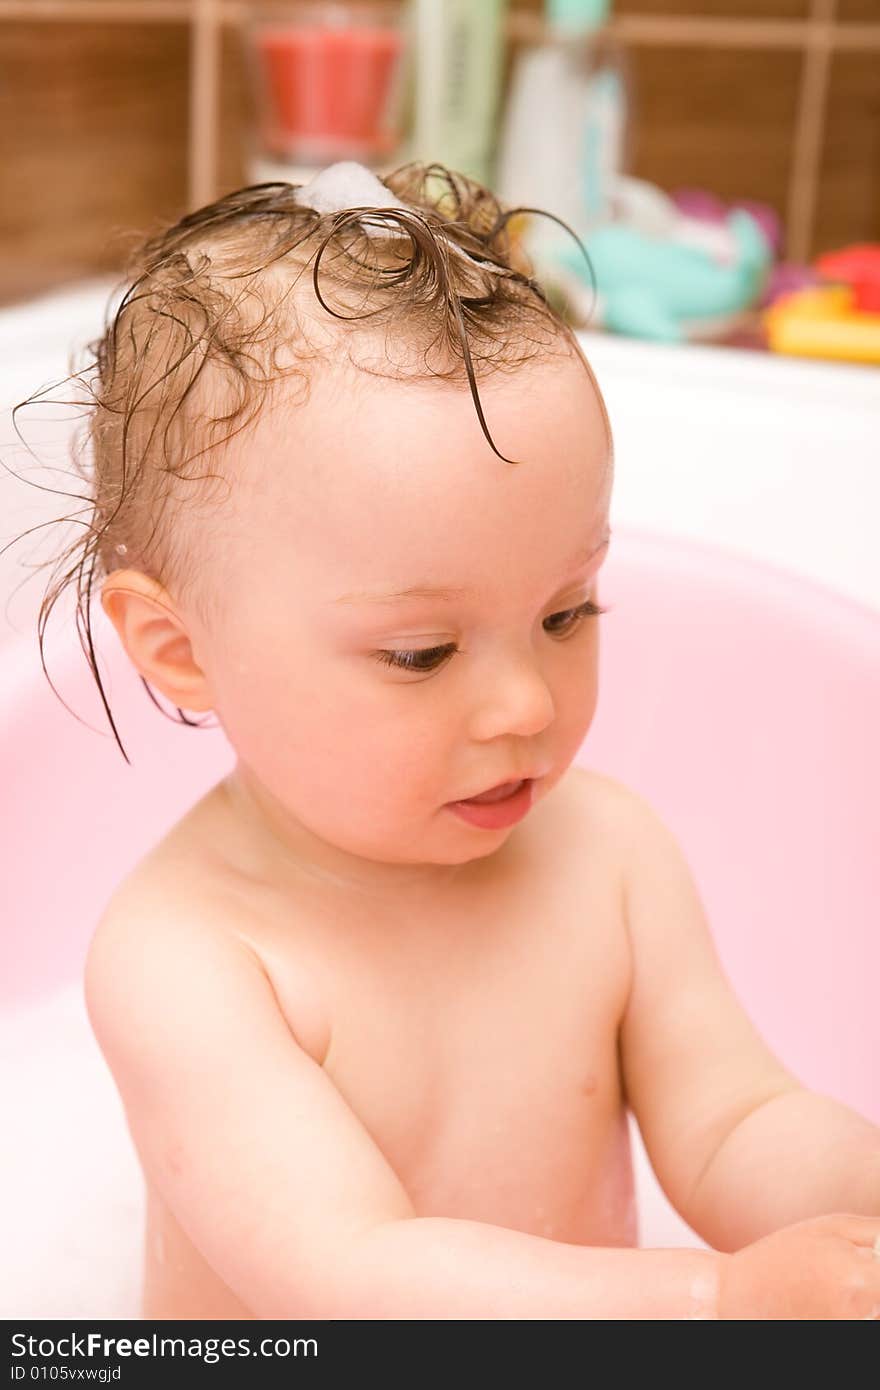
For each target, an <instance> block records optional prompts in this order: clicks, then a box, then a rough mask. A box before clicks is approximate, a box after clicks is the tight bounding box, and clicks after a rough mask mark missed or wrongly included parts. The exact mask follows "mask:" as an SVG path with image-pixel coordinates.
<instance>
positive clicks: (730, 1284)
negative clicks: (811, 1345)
mask: <svg viewBox="0 0 880 1390" xmlns="http://www.w3.org/2000/svg"><path fill="white" fill-rule="evenodd" d="M718 1316H719V1317H720V1318H744V1319H752V1318H780V1319H792V1318H797V1319H802V1318H804V1319H828V1318H833V1319H841V1318H842V1319H851V1318H860V1319H867V1318H873V1319H880V1218H877V1217H870V1216H851V1215H846V1214H838V1213H836V1212H835V1213H833V1214H832V1215H830V1216H817V1217H811V1218H810V1219H809V1220H807V1221H798V1222H797V1223H796V1224H795V1225H793V1226H784V1227H783V1228H782V1230H780V1231H773V1232H772V1233H771V1234H770V1235H769V1236H764V1237H763V1238H762V1239H761V1240H756V1241H755V1242H754V1243H753V1244H752V1245H746V1246H744V1247H743V1249H742V1250H737V1251H736V1252H735V1253H734V1254H732V1255H729V1256H728V1258H727V1259H726V1261H725V1262H724V1270H723V1273H722V1276H721V1293H720V1298H719V1307H718Z"/></svg>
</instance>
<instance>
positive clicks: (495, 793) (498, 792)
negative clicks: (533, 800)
mask: <svg viewBox="0 0 880 1390" xmlns="http://www.w3.org/2000/svg"><path fill="white" fill-rule="evenodd" d="M527 780H528V778H522V777H521V778H520V780H519V781H518V782H501V783H500V785H499V786H497V787H491V788H490V789H489V791H487V792H480V794H479V796H468V797H463V798H462V800H466V801H468V802H475V803H476V804H477V805H483V803H484V802H489V801H504V799H505V798H506V797H508V796H513V795H514V794H515V793H516V792H518V791H519V789H520V788H521V787H522V786H523V784H524V782H526V781H527Z"/></svg>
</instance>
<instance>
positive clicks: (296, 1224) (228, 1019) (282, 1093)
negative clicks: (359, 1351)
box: [86, 894, 727, 1319]
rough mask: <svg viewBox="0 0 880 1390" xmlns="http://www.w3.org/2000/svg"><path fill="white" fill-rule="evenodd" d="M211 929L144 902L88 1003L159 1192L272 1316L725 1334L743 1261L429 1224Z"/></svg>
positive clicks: (123, 929) (93, 967) (243, 1293)
mask: <svg viewBox="0 0 880 1390" xmlns="http://www.w3.org/2000/svg"><path fill="white" fill-rule="evenodd" d="M207 912H208V909H206V908H205V907H204V906H201V905H199V904H194V903H193V902H191V901H190V902H188V903H186V905H184V903H183V902H182V901H178V903H177V904H175V905H174V906H173V907H171V906H170V904H169V901H168V899H167V898H163V899H162V900H161V901H149V900H148V897H143V896H142V897H138V898H136V899H135V898H134V897H133V895H131V894H128V895H127V898H125V897H124V898H122V899H121V900H120V903H119V905H118V906H116V907H113V906H112V905H111V909H110V910H109V911H108V914H106V915H105V918H104V920H103V922H102V923H101V925H100V927H99V928H98V931H97V932H96V934H95V937H94V939H93V942H92V946H91V949H90V952H89V958H88V962H87V970H86V1001H87V1005H88V1011H89V1016H90V1019H91V1022H92V1027H93V1029H94V1031H95V1034H96V1037H97V1039H98V1041H99V1043H100V1045H101V1048H102V1050H103V1052H104V1055H105V1057H106V1059H107V1062H108V1065H109V1066H110V1067H111V1069H112V1071H113V1074H114V1076H115V1079H116V1082H117V1085H118V1087H119V1090H120V1093H121V1095H122V1098H123V1101H124V1103H125V1107H126V1112H127V1118H128V1123H129V1125H130V1128H131V1132H132V1136H133V1138H134V1139H135V1142H136V1143H137V1146H138V1149H139V1152H140V1155H141V1160H142V1162H143V1164H144V1166H145V1168H146V1170H147V1171H148V1173H149V1176H150V1179H151V1181H152V1182H153V1183H154V1184H155V1186H156V1187H157V1189H158V1190H159V1192H160V1193H161V1195H162V1197H163V1198H164V1200H165V1201H166V1202H167V1203H168V1205H169V1207H170V1208H171V1210H172V1211H173V1213H174V1215H175V1216H176V1218H177V1220H178V1221H179V1223H180V1225H181V1226H182V1227H183V1229H184V1230H185V1231H186V1233H187V1234H188V1236H189V1237H190V1239H191V1240H192V1241H193V1242H194V1244H195V1245H196V1247H197V1248H198V1249H199V1250H200V1251H201V1253H202V1254H203V1255H204V1257H205V1258H206V1260H207V1261H208V1263H209V1264H210V1265H211V1266H212V1268H213V1269H214V1270H215V1271H216V1273H217V1274H218V1275H219V1276H220V1278H221V1279H222V1280H223V1281H224V1282H225V1283H226V1284H227V1285H228V1287H229V1288H230V1289H231V1290H232V1291H233V1292H234V1293H235V1294H236V1295H237V1296H238V1298H240V1299H241V1300H242V1302H243V1303H244V1304H245V1305H246V1306H247V1307H248V1308H249V1309H250V1310H251V1311H252V1312H253V1313H254V1314H255V1316H257V1317H260V1318H322V1319H324V1318H326V1319H329V1318H364V1319H374V1318H431V1319H436V1318H479V1319H499V1318H686V1317H692V1316H695V1315H696V1316H702V1317H713V1316H716V1312H715V1299H716V1297H717V1288H718V1279H719V1271H720V1266H721V1262H722V1261H724V1260H725V1259H726V1258H727V1257H726V1256H724V1255H720V1254H717V1253H716V1252H714V1251H708V1250H696V1249H695V1250H644V1251H642V1250H629V1249H616V1248H610V1249H603V1248H592V1247H586V1246H579V1245H571V1244H562V1243H559V1242H555V1241H552V1240H548V1239H545V1238H544V1237H542V1236H533V1235H527V1234H525V1233H523V1232H518V1231H514V1230H508V1229H506V1228H504V1227H500V1226H493V1225H487V1224H482V1223H481V1222H478V1221H467V1220H456V1219H452V1218H446V1217H418V1216H416V1214H415V1211H414V1208H413V1205H412V1203H411V1201H410V1199H409V1197H408V1195H407V1193H406V1191H405V1189H404V1188H403V1186H402V1184H401V1183H400V1181H399V1180H398V1178H397V1175H396V1174H395V1172H394V1171H393V1169H392V1168H391V1166H390V1165H389V1163H388V1162H387V1160H386V1159H385V1157H384V1155H383V1154H382V1152H381V1150H380V1149H379V1148H378V1146H377V1145H376V1144H375V1143H374V1141H373V1139H372V1137H371V1135H370V1134H369V1132H368V1131H367V1130H366V1129H365V1127H364V1126H363V1125H362V1123H361V1122H360V1120H359V1119H358V1118H357V1116H356V1115H355V1114H354V1112H353V1111H352V1110H351V1109H350V1108H349V1106H348V1105H347V1104H346V1102H345V1100H344V1099H343V1097H342V1096H341V1095H340V1093H339V1092H338V1091H337V1089H336V1088H335V1086H334V1085H333V1083H332V1081H331V1080H330V1078H329V1076H328V1075H327V1074H326V1072H324V1071H323V1069H322V1068H321V1067H320V1066H319V1065H318V1063H317V1062H316V1061H315V1060H314V1059H313V1058H312V1057H311V1056H309V1054H308V1053H307V1052H305V1051H304V1050H303V1049H302V1048H301V1047H300V1046H299V1045H298V1043H297V1041H296V1039H295V1038H294V1036H293V1034H292V1032H291V1030H290V1028H289V1027H288V1023H287V1021H286V1019H285V1017H284V1015H283V1014H282V1012H281V1009H280V1007H279V1005H278V1001H277V999H276V996H275V993H274V990H273V988H272V984H271V982H270V980H269V978H268V977H267V975H266V973H265V971H264V970H263V968H262V966H261V964H260V962H259V960H258V959H257V957H256V956H255V955H254V954H253V953H252V952H251V951H250V950H249V949H248V947H247V946H246V945H245V944H243V942H242V941H241V939H240V938H239V937H238V936H237V935H236V934H235V932H234V931H232V930H227V929H224V926H223V919H222V913H223V908H222V906H220V907H218V906H212V907H211V908H210V912H211V921H210V922H208V921H207V920H206V917H207Z"/></svg>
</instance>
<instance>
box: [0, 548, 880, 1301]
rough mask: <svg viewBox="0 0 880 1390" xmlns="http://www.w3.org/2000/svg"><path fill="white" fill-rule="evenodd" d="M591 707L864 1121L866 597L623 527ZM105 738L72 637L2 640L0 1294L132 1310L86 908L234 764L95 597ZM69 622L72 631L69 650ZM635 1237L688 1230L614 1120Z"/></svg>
mask: <svg viewBox="0 0 880 1390" xmlns="http://www.w3.org/2000/svg"><path fill="white" fill-rule="evenodd" d="M600 597H601V599H602V602H603V603H605V604H608V605H610V607H611V612H610V613H609V614H608V615H607V616H606V617H603V618H602V619H601V620H600V621H601V623H602V625H603V626H602V643H603V647H602V684H601V698H600V702H599V709H598V713H597V716H596V720H595V722H594V725H593V728H592V730H591V731H590V734H589V736H588V739H587V741H586V743H585V745H584V747H583V749H582V750H581V753H580V755H579V758H578V761H580V762H583V763H584V764H586V765H589V766H592V767H596V768H598V769H600V770H602V771H605V772H608V773H610V774H611V775H613V776H615V777H618V778H619V779H620V780H621V781H623V782H625V783H627V784H628V785H630V786H632V787H633V788H635V789H636V790H638V791H640V792H641V793H643V794H644V795H645V796H647V797H648V799H649V800H651V801H652V803H653V804H654V805H655V806H656V807H657V809H658V810H659V811H660V812H661V814H663V815H664V817H665V818H666V820H667V821H668V823H669V824H670V825H671V827H672V828H673V830H674V831H675V832H676V833H677V835H678V837H679V839H680V841H681V843H682V844H683V846H684V848H685V851H686V853H687V855H688V858H689V861H690V863H691V866H692V868H693V871H694V874H695V877H696V879H697V882H698V885H699V887H700V889H701V893H702V896H703V900H704V903H705V906H706V909H707V913H708V916H709V920H710V923H711V925H712V929H713V932H714V934H715V938H716V941H717V944H718V949H719V952H720V955H721V958H722V960H723V962H724V965H725V967H726V969H727V971H728V974H729V977H730V978H731V980H732V982H733V984H734V987H735V988H736V990H737V992H738V994H739V996H740V998H741V1000H742V1002H743V1003H744V1005H745V1007H746V1008H747V1010H748V1012H749V1014H750V1015H751V1017H752V1018H753V1020H754V1021H755V1023H756V1024H757V1026H758V1027H759V1028H760V1030H761V1031H762V1033H763V1035H764V1036H765V1038H766V1039H767V1041H768V1042H769V1044H770V1045H771V1047H772V1048H773V1049H774V1050H775V1051H776V1053H777V1055H778V1056H779V1057H780V1058H781V1059H782V1060H783V1061H784V1062H785V1064H786V1065H787V1066H788V1067H789V1068H791V1069H792V1070H793V1071H794V1072H795V1073H796V1074H797V1075H798V1076H799V1077H800V1078H801V1080H802V1081H803V1082H804V1083H805V1084H807V1085H808V1086H811V1087H813V1088H814V1089H817V1090H820V1091H824V1092H826V1093H828V1094H829V1095H833V1096H835V1097H836V1098H837V1099H839V1100H842V1101H844V1102H846V1103H847V1104H850V1105H852V1106H854V1107H855V1108H856V1109H858V1110H860V1111H861V1112H862V1113H864V1114H865V1115H867V1116H869V1117H870V1118H871V1119H873V1120H874V1121H876V1122H878V1123H880V1070H878V1068H877V1066H876V1059H877V1057H878V1056H880V1010H878V1007H877V986H878V980H880V932H878V925H880V924H878V902H880V814H878V803H880V738H878V734H877V712H878V710H880V613H877V612H875V611H874V610H873V609H872V608H869V607H862V606H859V605H858V604H857V603H855V602H852V601H850V600H848V599H845V598H842V597H839V596H837V595H835V594H832V593H831V592H830V591H826V590H824V589H823V588H820V587H818V586H815V585H812V584H810V583H808V582H807V581H804V580H802V579H799V578H794V577H792V576H790V575H789V574H787V573H784V572H782V571H778V570H775V569H771V568H769V567H766V566H764V565H761V564H758V563H755V562H753V561H749V560H746V559H742V558H738V557H735V556H734V555H732V554H729V553H725V552H723V551H721V550H717V549H714V548H710V547H709V546H705V545H701V544H698V543H695V542H692V541H682V540H674V539H670V538H662V539H661V538H659V537H657V536H653V535H649V534H645V533H639V532H636V531H633V530H631V529H628V528H622V527H620V526H618V527H616V528H615V534H614V540H613V543H612V548H611V552H610V554H609V558H608V560H607V562H606V567H605V569H604V570H603V578H602V580H601V581H600ZM94 633H95V639H96V645H97V648H98V650H99V652H100V653H101V670H102V673H104V674H105V688H106V689H107V691H108V696H109V698H110V701H111V705H112V707H113V710H114V715H115V717H116V720H117V725H118V727H119V729H120V733H121V736H122V739H123V742H124V743H125V745H126V748H127V750H128V753H129V756H130V758H131V759H132V763H133V766H131V767H129V766H128V765H127V764H126V763H125V762H124V761H123V759H122V756H121V754H120V753H119V750H118V749H117V747H116V745H115V743H114V741H113V740H112V738H111V736H110V734H109V730H108V729H107V726H106V721H105V718H104V715H103V711H102V708H101V705H100V701H99V699H98V696H97V692H96V691H95V688H94V685H93V682H92V680H91V676H90V674H89V672H88V669H87V666H86V663H85V659H84V657H83V655H82V652H81V650H80V648H79V646H78V644H77V642H76V639H75V637H74V636H73V635H72V632H71V635H70V636H69V637H68V638H67V639H62V638H61V637H60V636H59V630H58V629H56V630H55V635H54V638H53V636H52V634H51V632H50V640H49V645H48V648H47V663H48V667H49V671H50V674H51V676H52V678H53V680H54V682H55V684H56V686H57V687H58V689H59V690H60V692H61V694H62V695H63V697H64V699H65V700H66V701H67V702H68V703H69V704H70V705H72V706H73V708H74V709H75V710H76V712H77V713H78V714H79V715H80V717H81V718H83V719H85V720H86V721H87V722H88V723H89V724H91V725H92V726H93V727H94V728H97V729H98V730H100V731H101V732H99V733H96V732H91V731H90V730H89V729H88V728H87V727H84V725H83V724H81V723H79V722H77V721H76V719H75V718H74V717H73V715H71V714H70V713H68V712H67V711H66V710H65V709H64V707H63V706H62V705H61V703H60V701H59V700H58V699H57V697H56V696H55V695H53V693H52V691H51V690H50V689H49V686H48V684H47V682H46V679H45V676H44V675H43V672H42V669H41V667H40V663H39V658H38V650H37V645H36V638H35V637H33V638H29V637H26V638H17V639H11V640H10V641H9V642H7V644H6V645H5V647H3V648H2V649H0V659H2V667H0V720H2V731H3V732H2V743H0V768H2V777H3V789H4V797H3V807H4V812H3V819H4V824H3V827H2V830H3V857H4V865H3V871H2V873H3V880H4V884H3V899H4V902H5V904H6V920H7V927H6V931H5V932H4V934H3V939H2V968H0V989H2V998H3V1013H2V1022H0V1039H2V1048H3V1055H2V1070H3V1079H4V1090H5V1091H7V1093H8V1094H9V1095H10V1097H11V1105H8V1106H7V1107H6V1108H7V1113H8V1114H14V1115H15V1116H16V1121H15V1124H14V1125H13V1126H12V1128H11V1130H10V1132H9V1133H10V1140H11V1142H10V1143H8V1145H7V1153H6V1154H5V1155H4V1157H3V1160H2V1161H3V1163H4V1165H5V1168H4V1170H3V1172H2V1177H3V1179H4V1181H3V1184H2V1189H0V1204H2V1206H3V1207H4V1210H3V1211H2V1212H0V1224H2V1225H3V1227H4V1228H5V1229H7V1230H10V1231H11V1240H10V1242H9V1244H7V1257H6V1259H5V1261H4V1266H5V1268H4V1271H3V1274H2V1276H0V1316H4V1317H7V1318H8V1317H14V1316H30V1317H53V1316H55V1317H88V1316H92V1317H95V1316H101V1317H127V1316H136V1314H137V1303H138V1296H139V1278H140V1267H139V1260H140V1236H141V1220H142V1189H141V1181H140V1177H139V1170H138V1167H137V1163H136V1160H135V1157H134V1152H133V1149H132V1146H131V1143H130V1140H129V1137H128V1133H127V1130H126V1128H125V1121H124V1116H123V1112H122V1109H121V1105H120V1103H119V1101H118V1098H117V1096H116V1092H115V1089H114V1087H113V1084H112V1081H111V1079H110V1076H109V1073H108V1072H107V1070H106V1068H105V1066H104V1064H103V1060H102V1058H101V1056H100V1053H99V1052H98V1051H97V1048H96V1045H95V1044H94V1042H93V1040H92V1037H91V1034H90V1032H89V1029H88V1025H87V1022H86V1018H85V1013H84V1008H83V1005H82V1000H81V997H80V983H79V982H80V975H81V969H82V962H83V958H84V954H85V950H86V947H87V944H88V940H89V937H90V933H91V931H92V927H93V924H94V922H95V920H96V918H97V917H98V915H99V913H100V911H101V908H102V906H103V904H104V902H105V901H106V899H107V898H108V897H109V895H110V893H111V892H112V890H113V888H114V886H115V884H116V883H117V882H118V880H119V879H120V878H121V877H122V875H123V874H124V873H125V872H126V871H127V870H128V869H129V868H130V867H131V866H132V865H133V864H134V863H135V862H136V861H137V860H138V859H139V858H140V857H141V856H142V854H143V853H144V851H145V850H146V849H147V848H148V846H150V845H151V844H152V843H154V842H155V840H156V839H157V838H158V837H159V836H160V835H161V834H162V833H163V832H164V830H165V829H166V827H167V826H168V825H170V824H171V823H172V821H174V820H175V819H176V818H177V817H178V816H179V815H180V814H181V813H182V811H183V810H184V809H185V808H186V807H187V806H188V805H190V804H191V803H192V802H193V801H194V800H195V799H196V798H197V797H198V796H199V795H201V793H202V792H203V791H204V790H205V789H206V788H207V787H208V786H209V785H211V784H212V783H213V782H214V781H216V780H217V779H218V778H219V777H221V776H222V775H223V774H224V773H225V772H226V771H227V770H228V768H229V767H230V766H231V763H232V753H231V750H230V748H229V746H228V744H227V743H226V740H225V738H224V736H223V734H222V733H221V732H220V731H219V730H212V731H204V730H190V729H183V728H180V727H178V726H177V725H175V724H173V723H171V722H170V721H169V720H167V719H165V718H163V716H162V715H161V714H160V713H159V712H158V710H156V708H155V707H154V706H153V704H152V703H151V701H150V700H149V698H148V696H147V695H146V693H145V691H144V689H143V687H142V685H141V684H140V681H139V680H138V678H137V676H136V675H135V673H134V672H133V671H132V670H131V668H130V667H129V666H128V664H127V662H126V659H125V658H124V656H123V654H122V652H121V649H120V647H119V644H118V641H117V639H116V636H115V633H114V632H113V630H112V629H111V628H110V626H109V624H108V623H107V621H106V619H105V618H104V615H103V613H102V612H101V610H100V609H97V610H96V613H95V619H94ZM65 640H66V646H65ZM632 1132H633V1142H634V1156H635V1161H636V1178H637V1186H638V1194H639V1204H640V1229H641V1244H642V1245H644V1246H648V1245H661V1246H662V1245H667V1246H668V1245H678V1244H695V1245H699V1244H702V1242H701V1241H700V1240H699V1239H698V1237H697V1236H696V1235H695V1234H694V1233H693V1232H691V1231H690V1230H689V1229H688V1228H687V1227H686V1226H685V1224H684V1222H682V1221H681V1219H680V1218H679V1217H678V1216H677V1214H676V1213H675V1212H674V1211H673V1210H672V1208H671V1207H670V1206H669V1204H668V1202H667V1201H666V1199H665V1197H664V1195H663V1193H662V1191H661V1190H660V1188H659V1186H658V1185H657V1183H656V1180H655V1179H654V1176H653V1173H652V1172H651V1169H650V1166H649V1164H648V1162H647V1159H646V1155H645V1152H644V1149H643V1147H642V1145H641V1141H640V1138H639V1135H638V1130H637V1128H636V1126H635V1124H634V1122H633V1125H632Z"/></svg>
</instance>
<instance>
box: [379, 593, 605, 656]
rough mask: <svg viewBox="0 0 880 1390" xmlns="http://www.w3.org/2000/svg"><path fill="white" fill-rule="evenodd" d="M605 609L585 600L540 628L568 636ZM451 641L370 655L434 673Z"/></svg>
mask: <svg viewBox="0 0 880 1390" xmlns="http://www.w3.org/2000/svg"><path fill="white" fill-rule="evenodd" d="M607 611H608V610H607V609H606V608H603V607H601V605H600V604H598V603H594V602H593V600H592V599H587V601H586V603H581V604H579V605H578V607H577V608H566V609H565V610H564V611H563V612H561V613H552V614H551V615H550V617H549V618H546V619H545V622H544V626H545V630H546V631H547V632H550V633H552V635H553V636H554V637H555V636H558V635H559V634H560V633H562V634H563V635H568V634H569V633H570V632H573V631H574V630H575V628H577V627H579V626H580V624H581V622H582V621H583V619H584V618H594V617H598V615H599V614H600V613H606V612H607ZM559 619H563V621H562V622H561V623H560V624H559V626H556V627H552V628H548V627H547V623H557V622H558V621H559ZM455 650H456V647H455V643H454V642H447V643H445V644H444V646H442V647H421V648H419V649H418V650H415V651H400V652H395V651H380V652H374V653H373V655H374V656H375V658H376V660H377V661H380V662H381V663H382V665H383V666H395V667H397V668H398V669H399V670H402V671H421V672H426V671H436V670H437V668H438V667H439V666H441V665H442V664H443V662H444V661H445V660H446V659H447V658H448V657H450V656H452V655H453V654H454V653H455Z"/></svg>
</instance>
